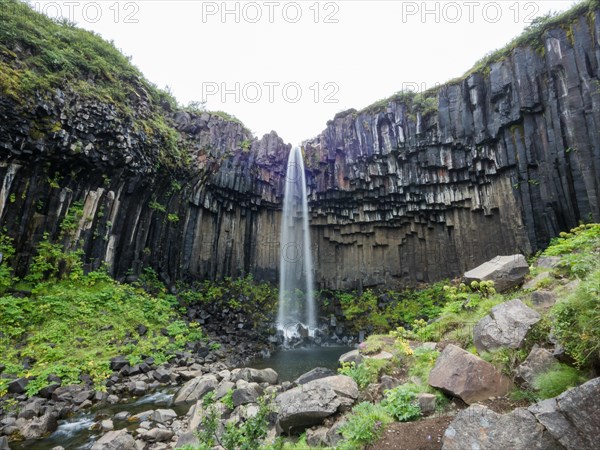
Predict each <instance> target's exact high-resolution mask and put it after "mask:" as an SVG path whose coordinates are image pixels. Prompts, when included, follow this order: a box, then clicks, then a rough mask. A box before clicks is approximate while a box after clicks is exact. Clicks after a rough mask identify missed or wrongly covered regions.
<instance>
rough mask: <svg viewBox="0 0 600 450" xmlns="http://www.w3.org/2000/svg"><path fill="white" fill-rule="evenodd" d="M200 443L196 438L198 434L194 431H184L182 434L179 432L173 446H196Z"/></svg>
mask: <svg viewBox="0 0 600 450" xmlns="http://www.w3.org/2000/svg"><path fill="white" fill-rule="evenodd" d="M198 445H200V441H199V440H198V436H196V433H194V432H193V431H186V432H185V433H183V434H180V435H179V437H178V438H177V444H176V445H175V448H181V447H187V446H190V447H196V446H198Z"/></svg>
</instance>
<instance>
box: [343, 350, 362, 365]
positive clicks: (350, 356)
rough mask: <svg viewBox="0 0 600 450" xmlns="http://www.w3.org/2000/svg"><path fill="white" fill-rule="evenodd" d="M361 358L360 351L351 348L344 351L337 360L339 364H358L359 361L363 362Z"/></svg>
mask: <svg viewBox="0 0 600 450" xmlns="http://www.w3.org/2000/svg"><path fill="white" fill-rule="evenodd" d="M363 359H364V357H363V356H362V355H361V354H360V352H359V351H358V350H351V351H349V352H347V353H344V354H343V355H342V356H340V357H339V359H338V361H339V363H340V364H344V363H352V362H353V363H354V364H356V365H358V364H360V363H361V362H363Z"/></svg>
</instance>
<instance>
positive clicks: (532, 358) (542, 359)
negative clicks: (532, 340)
mask: <svg viewBox="0 0 600 450" xmlns="http://www.w3.org/2000/svg"><path fill="white" fill-rule="evenodd" d="M556 363H558V361H557V360H556V358H555V357H554V356H552V353H551V352H549V351H548V350H546V349H544V348H540V347H538V346H537V345H535V346H534V347H533V348H532V349H531V352H529V355H528V356H527V358H526V359H525V361H523V362H522V363H521V364H520V365H519V367H517V369H516V370H515V375H516V379H517V380H518V381H520V382H524V383H526V384H527V385H528V386H530V387H531V386H533V381H534V380H535V378H536V377H537V376H538V375H540V374H542V373H544V372H546V371H548V369H550V368H551V367H552V366H554V365H555V364H556Z"/></svg>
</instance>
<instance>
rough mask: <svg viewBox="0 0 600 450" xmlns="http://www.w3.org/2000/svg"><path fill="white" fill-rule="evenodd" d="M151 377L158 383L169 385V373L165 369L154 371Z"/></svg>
mask: <svg viewBox="0 0 600 450" xmlns="http://www.w3.org/2000/svg"><path fill="white" fill-rule="evenodd" d="M152 376H153V377H154V379H155V380H156V381H158V382H159V383H169V382H170V381H171V372H169V371H168V370H166V369H156V370H155V371H154V372H153V373H152Z"/></svg>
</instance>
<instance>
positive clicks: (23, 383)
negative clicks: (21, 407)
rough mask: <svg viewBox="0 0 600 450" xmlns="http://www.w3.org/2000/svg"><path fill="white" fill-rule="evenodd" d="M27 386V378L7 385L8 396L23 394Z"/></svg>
mask: <svg viewBox="0 0 600 450" xmlns="http://www.w3.org/2000/svg"><path fill="white" fill-rule="evenodd" d="M28 384H29V380H28V379H27V378H17V379H16V380H13V381H11V382H10V383H8V387H7V391H8V393H9V394H23V393H25V388H26V387H27V385H28Z"/></svg>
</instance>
